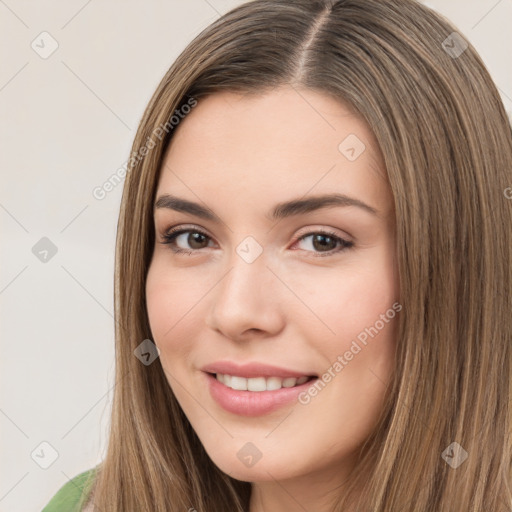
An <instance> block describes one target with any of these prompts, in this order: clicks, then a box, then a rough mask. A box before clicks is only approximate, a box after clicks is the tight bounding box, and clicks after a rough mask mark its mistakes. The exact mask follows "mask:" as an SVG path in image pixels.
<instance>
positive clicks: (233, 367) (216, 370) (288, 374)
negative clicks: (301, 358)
mask: <svg viewBox="0 0 512 512" xmlns="http://www.w3.org/2000/svg"><path fill="white" fill-rule="evenodd" d="M201 370H202V371H203V372H206V373H211V374H222V375H226V374H227V375H235V376H237V377H244V378H246V379H249V378H251V377H278V378H280V379H286V378H292V377H294V378H296V379H299V378H301V377H317V376H318V375H317V374H316V373H314V372H312V371H309V370H306V371H298V370H292V369H289V368H282V367H279V366H274V365H269V364H265V363H260V362H251V363H246V364H237V363H234V362H232V361H217V362H215V363H211V364H207V365H206V366H203V367H202V368H201Z"/></svg>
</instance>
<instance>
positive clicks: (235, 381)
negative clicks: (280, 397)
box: [215, 373, 314, 391]
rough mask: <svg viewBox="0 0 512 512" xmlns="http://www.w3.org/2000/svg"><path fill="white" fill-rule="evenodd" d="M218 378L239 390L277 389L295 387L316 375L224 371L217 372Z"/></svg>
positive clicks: (225, 384)
mask: <svg viewBox="0 0 512 512" xmlns="http://www.w3.org/2000/svg"><path fill="white" fill-rule="evenodd" d="M215 376H216V378H217V380H218V381H219V382H221V383H222V384H224V386H227V387H228V388H231V389H235V390H237V391H276V390H278V389H281V388H293V387H295V386H300V385H301V384H304V383H306V382H307V381H308V380H311V379H313V378H314V377H308V376H307V375H304V376H302V377H299V378H296V377H287V378H281V377H251V378H246V377H240V376H237V375H228V374H223V373H217V374H215Z"/></svg>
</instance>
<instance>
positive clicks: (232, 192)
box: [157, 86, 391, 212]
mask: <svg viewBox="0 0 512 512" xmlns="http://www.w3.org/2000/svg"><path fill="white" fill-rule="evenodd" d="M165 192H168V193H173V194H176V195H180V196H183V197H187V198H189V199H191V200H198V199H200V200H205V201H206V202H207V203H208V205H209V206H210V207H212V209H214V208H215V206H219V207H222V208H225V207H226V206H229V204H231V205H232V206H233V207H234V206H236V205H239V206H245V207H247V206H248V205H250V204H254V205H261V204H262V203H267V202H268V204H269V205H272V204H274V203H277V202H280V201H283V200H286V199H287V198H292V197H293V198H295V197H300V196H304V195H307V194H315V195H316V194H323V193H330V192H341V193H347V194H350V195H354V196H357V197H358V198H359V199H361V200H363V201H364V202H367V203H370V204H372V205H373V206H375V207H376V208H377V209H379V210H380V211H382V212H386V211H388V210H389V207H390V202H391V197H390V192H389V190H388V185H387V179H386V175H385V170H384V168H383V165H382V159H381V156H380V151H379V148H378V145H377V143H376V141H375V138H374V136H373V134H372V132H371V130H370V129H369V127H368V126H367V125H366V123H365V122H364V121H363V120H362V119H361V118H360V117H359V116H356V115H355V114H354V113H353V112H352V111H351V110H350V109H349V108H348V107H347V106H346V105H344V104H343V103H342V102H340V101H337V100H335V99H333V98H332V97H329V96H327V95H324V94H321V93H318V92H314V91H311V90H305V89H296V88H293V87H291V86H283V87H280V88H278V89H274V90H272V91H270V92H265V93H263V94H258V95H255V94H251V95H242V94H237V93H233V92H221V93H215V94H213V95H211V96H208V97H206V98H203V99H200V100H198V105H197V106H196V107H195V108H194V109H193V110H192V111H191V113H190V114H189V115H188V116H187V117H186V118H185V119H184V120H182V121H181V123H180V124H179V125H178V127H177V128H176V129H175V133H174V134H173V138H172V140H171V143H170V145H169V147H168V149H167V152H166V155H165V158H164V162H163V168H162V170H161V175H160V181H159V185H158V192H157V193H165ZM213 193H214V194H215V195H214V196H212V194H213ZM226 201H228V203H226Z"/></svg>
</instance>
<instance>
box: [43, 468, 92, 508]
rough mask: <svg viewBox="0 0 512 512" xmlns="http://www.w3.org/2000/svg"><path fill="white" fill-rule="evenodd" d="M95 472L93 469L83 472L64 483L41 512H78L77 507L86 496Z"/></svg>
mask: <svg viewBox="0 0 512 512" xmlns="http://www.w3.org/2000/svg"><path fill="white" fill-rule="evenodd" d="M96 470H97V468H96V467H95V468H92V469H89V470H87V471H84V472H83V473H80V474H79V475H77V476H75V477H74V478H72V479H71V480H70V481H69V482H67V483H65V484H64V485H63V486H62V487H61V488H60V489H59V490H58V491H57V494H55V496H54V497H53V498H52V499H51V501H50V503H48V505H46V507H45V508H44V509H43V511H42V512H79V508H78V505H79V503H80V501H81V498H82V496H84V497H85V496H87V494H88V492H89V490H90V488H91V486H92V484H93V482H94V477H95V475H96Z"/></svg>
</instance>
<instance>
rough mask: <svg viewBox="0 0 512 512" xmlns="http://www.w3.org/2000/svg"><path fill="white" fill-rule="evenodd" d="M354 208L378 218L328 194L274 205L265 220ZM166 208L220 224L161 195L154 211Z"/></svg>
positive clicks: (189, 204) (200, 209)
mask: <svg viewBox="0 0 512 512" xmlns="http://www.w3.org/2000/svg"><path fill="white" fill-rule="evenodd" d="M346 206H356V207H358V208H360V209H362V210H364V211H365V212H367V213H370V214H372V215H375V216H378V215H379V213H378V211H377V210H376V209H375V208H373V207H372V206H369V205H367V204H366V203H364V202H363V201H361V200H359V199H356V198H354V197H349V196H347V195H345V194H328V195H321V196H313V197H308V198H307V199H293V200H291V201H286V202H283V203H279V204H277V205H275V207H274V208H273V210H272V211H271V213H270V214H269V215H267V216H266V217H267V219H268V220H270V221H276V220H280V219H284V218H286V217H293V216H295V215H302V214H305V213H309V212H313V211H317V210H321V209H324V208H332V207H346ZM159 208H167V209H170V210H175V211H177V212H183V213H188V214H190V215H194V216H196V217H199V218H201V219H205V220H210V221H213V222H217V223H221V222H222V220H221V219H220V217H219V216H218V215H217V214H215V213H214V212H213V211H212V210H210V209H209V208H207V207H205V206H202V205H201V204H199V203H195V202H193V201H189V200H188V199H183V198H180V197H176V196H173V195H170V194H162V195H161V196H160V197H159V198H158V199H157V200H156V202H155V204H154V209H155V210H157V209H159Z"/></svg>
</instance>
